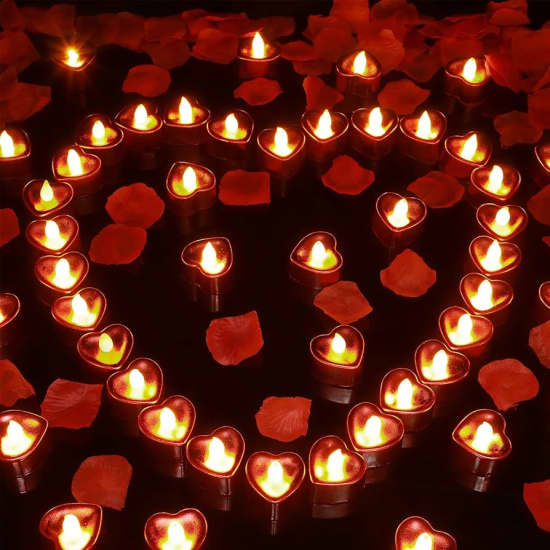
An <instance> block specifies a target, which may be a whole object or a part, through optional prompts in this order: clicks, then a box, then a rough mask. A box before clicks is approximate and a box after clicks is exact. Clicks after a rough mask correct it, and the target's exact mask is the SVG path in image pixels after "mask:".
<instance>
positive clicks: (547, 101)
mask: <svg viewBox="0 0 550 550" xmlns="http://www.w3.org/2000/svg"><path fill="white" fill-rule="evenodd" d="M527 111H528V113H529V120H531V124H534V125H535V126H539V127H540V128H545V129H547V128H550V88H543V89H542V90H537V91H536V92H535V93H533V94H529V95H528V96H527Z"/></svg>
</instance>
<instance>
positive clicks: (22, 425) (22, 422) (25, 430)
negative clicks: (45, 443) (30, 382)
mask: <svg viewBox="0 0 550 550" xmlns="http://www.w3.org/2000/svg"><path fill="white" fill-rule="evenodd" d="M47 429H48V421H47V420H46V419H45V418H42V417H41V416H39V415H37V414H33V413H30V412H26V411H20V410H8V411H3V412H2V413H0V462H22V461H25V460H26V459H27V458H29V457H30V456H31V455H32V454H33V453H35V451H36V450H37V448H38V447H39V445H40V443H41V442H42V440H43V439H44V436H45V435H46V431H47ZM24 473H25V468H23V472H22V473H21V475H23V474H24ZM27 473H28V472H27Z"/></svg>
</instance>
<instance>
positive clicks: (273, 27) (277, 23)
mask: <svg viewBox="0 0 550 550" xmlns="http://www.w3.org/2000/svg"><path fill="white" fill-rule="evenodd" d="M263 24H264V27H263V29H262V34H263V35H265V37H266V38H271V39H274V38H280V37H281V36H290V35H291V34H294V31H295V29H296V22H295V21H294V17H286V16H281V15H275V16H272V17H265V18H263Z"/></svg>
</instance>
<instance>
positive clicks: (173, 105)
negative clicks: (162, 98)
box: [162, 94, 212, 128]
mask: <svg viewBox="0 0 550 550" xmlns="http://www.w3.org/2000/svg"><path fill="white" fill-rule="evenodd" d="M182 97H185V99H187V101H189V104H190V105H191V109H193V108H195V109H201V110H202V111H203V112H204V119H202V120H199V121H197V122H191V123H190V124H180V123H178V122H177V121H175V120H170V119H169V117H168V114H169V113H170V112H171V111H174V110H178V107H179V104H178V100H179V101H181V98H182ZM211 117H212V112H211V111H210V109H209V108H208V107H205V106H204V105H203V104H202V103H200V102H199V101H198V99H196V97H195V96H193V95H186V94H180V95H178V96H176V97H175V98H172V99H170V101H168V103H167V104H166V106H165V108H164V109H163V112H162V120H163V123H164V125H165V126H168V127H171V128H198V127H200V126H204V125H205V124H207V123H208V121H209V120H210V118H211Z"/></svg>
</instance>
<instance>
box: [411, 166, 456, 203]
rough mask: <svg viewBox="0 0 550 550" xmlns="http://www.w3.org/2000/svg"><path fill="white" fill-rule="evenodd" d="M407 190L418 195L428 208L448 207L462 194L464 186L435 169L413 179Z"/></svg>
mask: <svg viewBox="0 0 550 550" xmlns="http://www.w3.org/2000/svg"><path fill="white" fill-rule="evenodd" d="M407 191H410V192H411V193H414V194H415V195H416V196H417V197H420V198H421V199H422V200H423V201H424V202H425V203H426V204H427V205H428V206H429V207H430V208H449V207H451V206H454V205H455V204H457V203H458V202H460V200H461V199H462V197H463V196H464V187H463V186H462V185H461V184H460V183H459V181H458V180H457V179H456V178H454V177H453V176H450V175H449V174H446V173H445V172H439V171H437V170H433V171H431V172H428V173H427V174H426V175H425V176H421V177H420V178H418V179H416V180H414V181H413V182H412V183H410V184H409V185H408V186H407Z"/></svg>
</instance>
